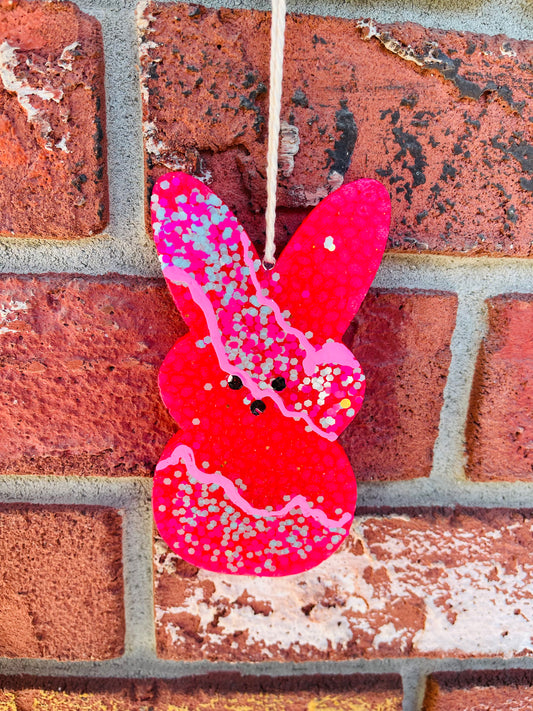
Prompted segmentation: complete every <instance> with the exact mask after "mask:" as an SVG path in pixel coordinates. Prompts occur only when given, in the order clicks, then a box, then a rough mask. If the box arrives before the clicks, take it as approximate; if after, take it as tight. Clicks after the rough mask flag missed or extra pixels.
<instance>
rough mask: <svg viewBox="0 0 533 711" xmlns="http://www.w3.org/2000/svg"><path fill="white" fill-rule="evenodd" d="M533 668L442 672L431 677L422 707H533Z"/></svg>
mask: <svg viewBox="0 0 533 711" xmlns="http://www.w3.org/2000/svg"><path fill="white" fill-rule="evenodd" d="M531 708H533V684H532V678H531V672H530V671H525V670H518V669H509V670H505V671H500V672H466V673H460V674H457V673H451V672H449V673H441V674H434V675H432V676H431V677H430V679H429V680H428V684H427V691H426V697H425V700H424V707H423V711H484V710H485V709H487V710H488V709H494V711H496V710H497V711H530V710H531Z"/></svg>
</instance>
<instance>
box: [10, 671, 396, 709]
mask: <svg viewBox="0 0 533 711" xmlns="http://www.w3.org/2000/svg"><path fill="white" fill-rule="evenodd" d="M0 682H1V683H2V687H1V688H2V689H3V691H2V690H0V709H1V711H22V709H28V710H29V709H38V710H39V711H103V710H104V709H105V710H106V711H108V710H109V711H147V710H148V709H150V710H151V711H177V710H178V709H179V711H248V710H249V711H252V709H254V710H255V709H261V711H334V710H336V709H338V710H339V711H341V710H342V711H401V708H402V701H401V698H402V693H401V682H400V679H399V677H397V676H392V675H390V676H389V675H384V676H381V677H376V676H372V675H368V676H367V677H365V678H363V677H362V676H358V675H351V676H343V677H325V676H318V675H316V676H302V677H299V678H283V677H281V678H279V677H278V678H274V679H272V678H268V677H248V678H243V677H240V676H239V675H237V674H216V673H215V674H212V675H210V676H209V677H195V678H194V679H183V680H181V681H178V682H163V681H155V680H153V679H148V680H145V681H141V682H125V681H119V680H104V679H95V680H88V679H87V680H83V679H81V680H73V679H67V680H64V679H61V680H60V679H55V680H54V679H45V680H42V679H41V680H36V679H33V680H32V679H25V678H24V677H23V678H22V679H17V680H13V679H9V678H7V679H4V680H0Z"/></svg>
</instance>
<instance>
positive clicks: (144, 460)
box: [0, 274, 186, 476]
mask: <svg viewBox="0 0 533 711" xmlns="http://www.w3.org/2000/svg"><path fill="white" fill-rule="evenodd" d="M0 284H1V286H0V344H1V345H0V392H1V395H0V419H1V421H2V434H3V437H2V438H1V440H0V472H1V473H13V474H32V473H37V474H76V475H100V474H104V475H117V476H124V475H130V474H131V475H148V474H151V473H152V472H153V467H154V465H155V463H156V462H157V460H158V459H159V456H160V454H161V451H162V449H163V447H164V446H165V444H166V442H167V440H168V439H169V438H170V436H171V434H172V433H173V432H175V430H176V429H177V425H176V424H175V422H174V421H173V420H172V419H171V418H170V416H169V415H168V414H167V412H166V410H165V407H164V405H163V404H162V402H161V398H160V396H159V391H158V387H157V374H158V370H159V367H160V365H161V362H162V360H163V358H164V357H165V356H166V354H167V353H168V351H169V350H170V348H171V347H172V345H173V344H174V342H175V341H176V340H177V339H178V337H179V336H180V335H183V334H184V333H185V332H186V328H185V326H184V324H183V322H182V321H181V320H180V317H179V315H178V312H177V310H176V308H175V307H174V305H173V303H172V301H171V299H170V296H169V295H168V293H167V289H166V287H165V285H164V283H163V281H162V280H153V279H142V278H134V277H119V276H112V275H111V276H106V277H94V278H93V277H78V276H70V275H66V274H63V275H44V276H3V277H2V278H1V280H0Z"/></svg>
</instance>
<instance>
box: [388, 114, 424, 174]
mask: <svg viewBox="0 0 533 711" xmlns="http://www.w3.org/2000/svg"><path fill="white" fill-rule="evenodd" d="M392 133H393V134H394V140H395V141H396V143H397V144H398V145H399V146H400V150H399V151H398V153H397V154H396V155H395V156H394V159H393V160H395V161H397V160H400V159H401V158H405V157H406V156H407V153H409V155H410V156H411V158H412V159H413V161H414V163H413V165H409V164H408V163H407V161H404V162H403V164H402V167H403V168H406V169H407V170H408V171H409V172H410V173H411V175H412V176H413V184H412V187H413V188H416V187H418V186H419V185H423V184H424V183H425V182H426V176H425V173H424V168H426V166H427V164H428V163H427V160H426V157H425V155H424V152H423V150H422V146H421V144H420V141H419V140H418V139H417V138H416V136H413V135H412V134H411V133H408V132H407V131H404V130H403V128H402V127H401V126H396V127H395V128H393V129H392Z"/></svg>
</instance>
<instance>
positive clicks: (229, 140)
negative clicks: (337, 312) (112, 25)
mask: <svg viewBox="0 0 533 711" xmlns="http://www.w3.org/2000/svg"><path fill="white" fill-rule="evenodd" d="M139 26H140V30H141V40H142V41H141V45H140V54H141V67H142V87H143V97H144V120H145V126H144V128H145V149H146V165H147V177H148V186H149V187H150V185H151V182H152V181H153V180H154V179H155V178H156V177H157V176H159V175H160V174H162V173H163V172H166V171H167V170H169V169H171V170H176V169H185V170H187V171H189V172H193V173H195V174H197V175H203V176H205V177H206V178H207V179H208V180H209V181H210V184H211V187H212V188H213V189H214V190H215V191H216V192H217V193H218V194H219V195H220V196H221V197H222V198H223V199H224V200H225V201H226V202H227V203H228V204H229V206H230V207H231V208H232V209H233V210H234V211H235V212H236V214H237V216H238V217H239V218H240V219H241V220H242V222H243V224H244V226H245V228H246V229H247V231H248V232H249V234H250V236H251V238H252V239H254V240H256V241H257V240H260V239H261V238H262V236H263V232H264V224H263V212H264V206H265V165H266V161H265V151H266V140H265V138H266V127H265V116H266V114H267V91H266V86H268V62H269V46H270V38H269V15H267V14H266V13H263V12H256V11H248V10H214V9H205V8H202V7H200V6H193V5H185V4H179V3H172V4H171V3H168V4H167V3H156V2H152V3H150V4H148V6H147V7H146V9H145V11H144V14H143V15H142V16H141V17H140V19H139ZM532 57H533V43H532V42H527V41H515V40H511V39H508V38H506V37H505V36H503V35H499V36H497V37H489V36H485V35H476V34H470V33H466V32H451V31H443V30H435V29H426V28H424V27H420V26H418V25H414V24H410V23H406V24H393V25H374V24H372V23H368V22H364V21H354V20H343V19H339V18H331V17H329V18H323V17H314V16H305V15H290V16H288V18H287V32H286V51H285V70H284V71H285V73H284V93H283V106H282V112H281V119H282V121H284V122H285V123H286V124H287V125H289V124H290V125H292V126H294V127H296V129H297V130H298V132H299V139H300V148H299V151H298V153H297V154H296V155H295V156H294V166H293V168H291V160H292V158H291V156H289V153H290V151H288V152H287V151H286V152H285V153H284V155H283V156H282V165H283V169H284V172H285V174H284V175H280V178H279V190H278V205H279V208H280V214H279V221H278V230H279V243H280V244H281V243H282V242H283V241H284V240H286V239H287V235H288V234H289V235H290V234H291V233H292V231H293V230H294V227H295V226H296V225H297V224H298V222H299V221H300V220H301V218H302V216H303V214H305V212H306V211H307V210H308V209H309V206H312V205H314V204H315V203H316V202H317V201H318V200H319V199H320V198H322V197H324V196H325V195H326V194H327V192H328V191H329V190H330V189H331V188H333V187H335V186H338V185H339V184H340V183H341V182H342V180H343V178H344V180H345V181H350V180H354V179H356V178H360V177H371V178H374V177H377V178H378V179H379V178H381V180H382V181H383V182H384V184H385V185H386V186H387V187H388V188H389V190H390V191H391V193H392V199H393V214H392V228H391V241H390V246H391V248H392V249H394V250H402V251H406V250H410V251H419V250H427V249H429V250H430V251H433V252H437V253H447V254H454V253H458V254H508V255H515V256H518V255H521V256H530V255H531V252H532V250H531V233H532V228H533V210H532V207H533V175H532V173H533V162H532V157H531V146H530V145H529V141H530V136H531V126H530V124H529V123H528V122H529V119H530V116H529V114H530V113H531V111H530V110H528V107H529V105H530V104H531V82H530V74H529V71H530V66H531V61H532ZM176 116H179V120H178V121H177V120H176ZM291 130H294V129H291ZM356 134H357V140H355V138H356ZM291 171H292V172H291ZM495 176H497V179H496V178H495Z"/></svg>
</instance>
